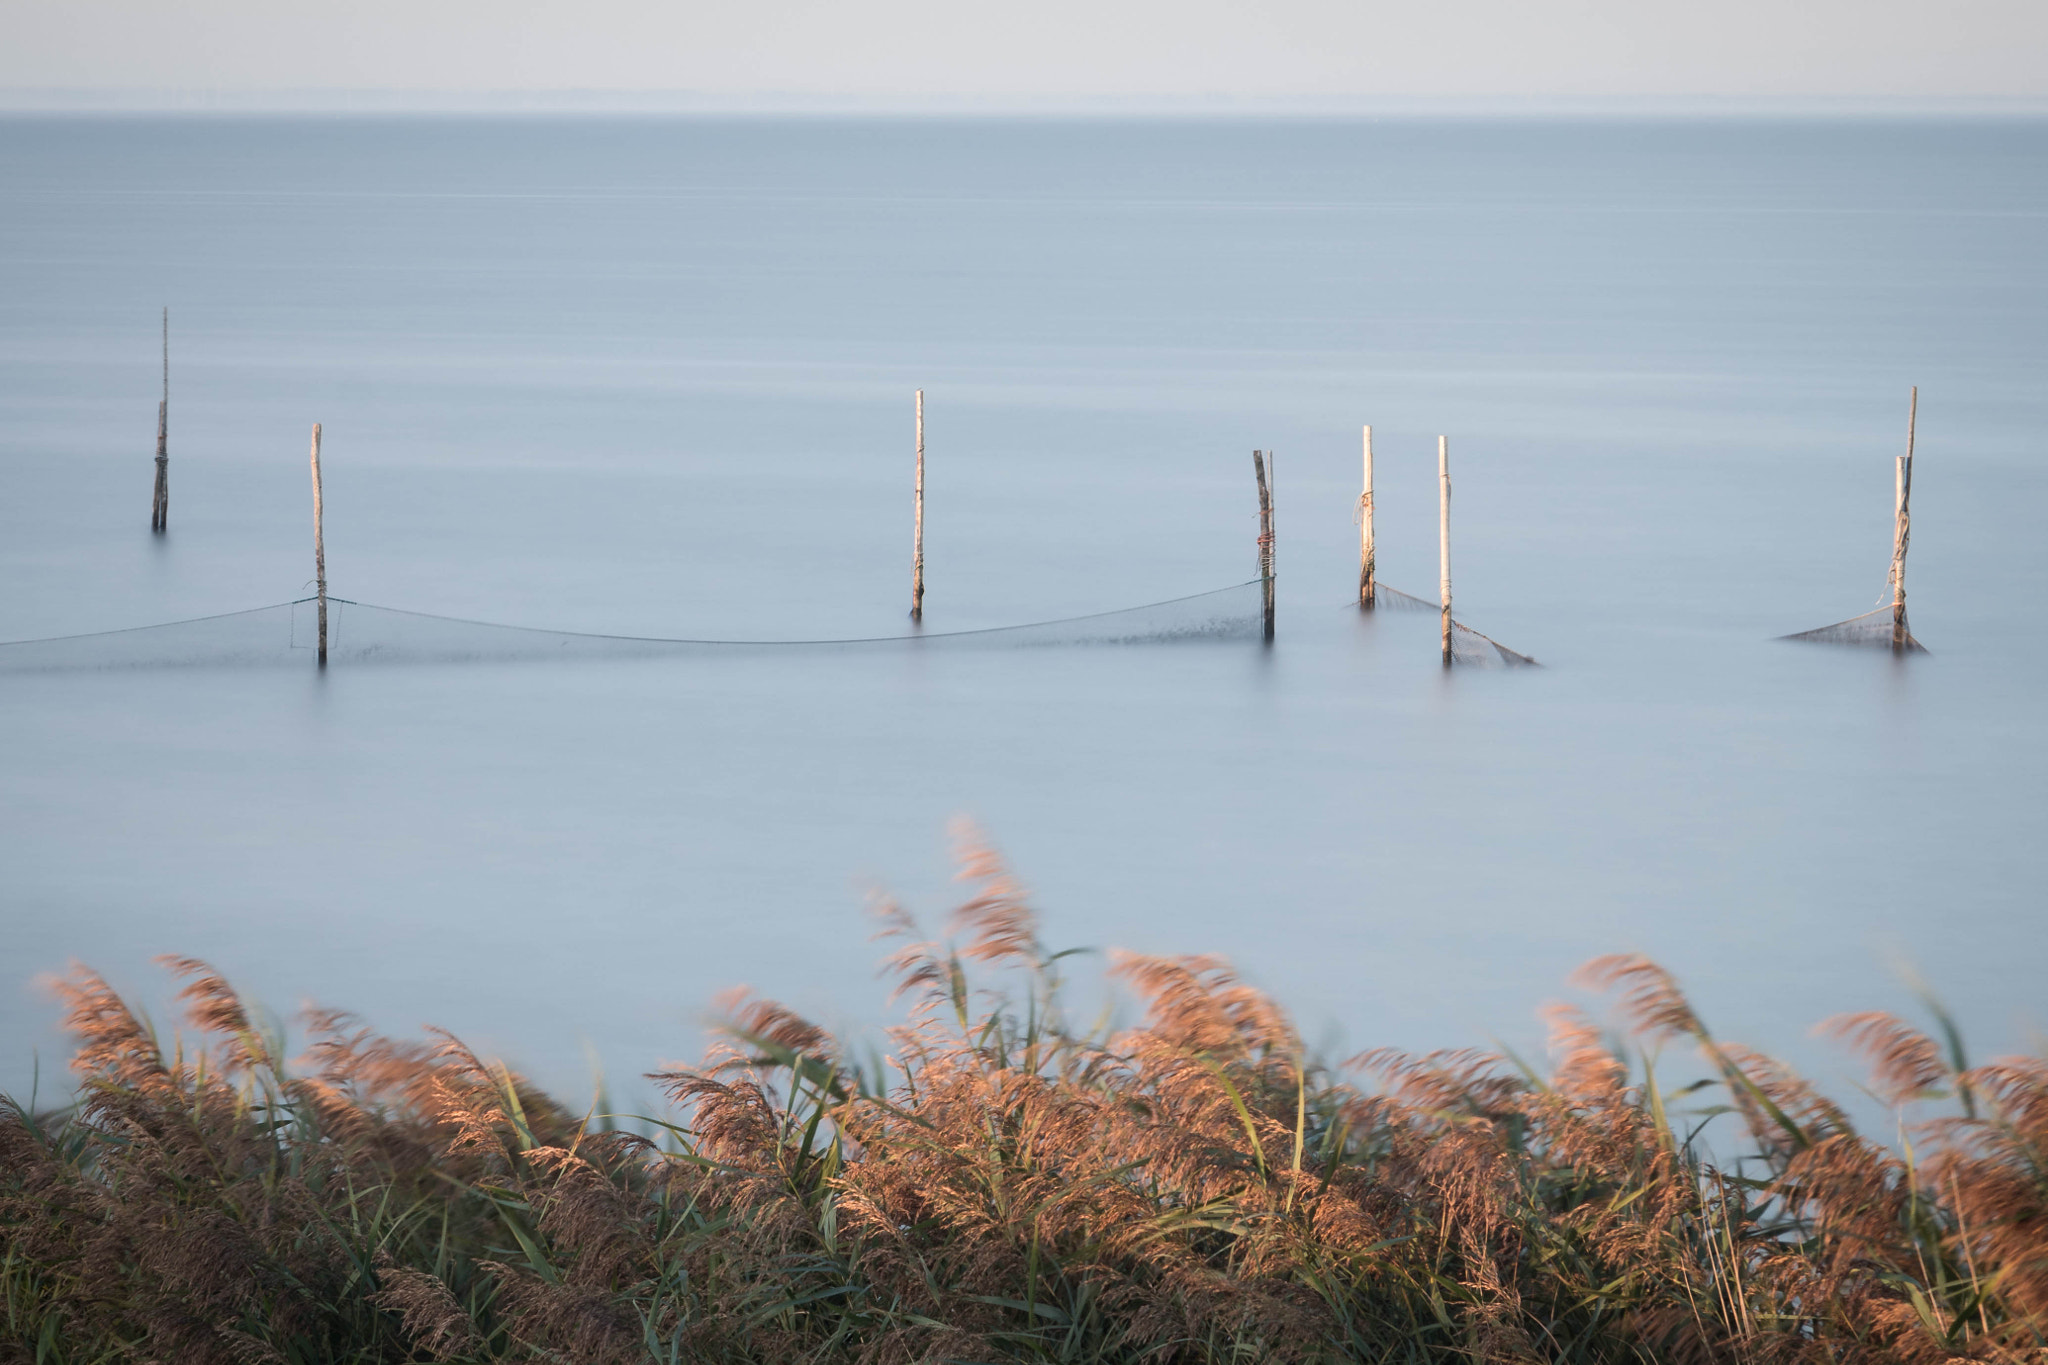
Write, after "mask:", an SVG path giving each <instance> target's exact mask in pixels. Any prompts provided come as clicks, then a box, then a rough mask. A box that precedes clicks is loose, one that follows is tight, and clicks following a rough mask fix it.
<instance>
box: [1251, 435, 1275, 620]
mask: <svg viewBox="0 0 2048 1365" xmlns="http://www.w3.org/2000/svg"><path fill="white" fill-rule="evenodd" d="M1252 472H1253V473H1254V474H1256V475H1257V476H1258V480H1259V586H1260V589H1261V594H1260V595H1261V598H1262V601H1263V605H1264V607H1265V615H1266V635H1265V638H1266V642H1267V643H1268V644H1271V643H1272V640H1273V486H1272V484H1271V483H1269V482H1268V481H1267V478H1266V454H1265V452H1264V451H1258V450H1254V451H1253V452H1252ZM1275 472H1276V473H1277V472H1278V471H1277V469H1276V471H1275Z"/></svg>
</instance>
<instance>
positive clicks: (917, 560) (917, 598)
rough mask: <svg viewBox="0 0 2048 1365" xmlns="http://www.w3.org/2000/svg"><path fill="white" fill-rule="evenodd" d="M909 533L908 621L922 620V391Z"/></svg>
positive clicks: (919, 398)
mask: <svg viewBox="0 0 2048 1365" xmlns="http://www.w3.org/2000/svg"><path fill="white" fill-rule="evenodd" d="M915 490H916V491H915V498H914V501H915V503H916V507H915V510H914V511H913V513H912V515H911V531H910V619H911V620H913V621H922V620H924V390H923V389H919V390H918V391H917V482H916V485H915Z"/></svg>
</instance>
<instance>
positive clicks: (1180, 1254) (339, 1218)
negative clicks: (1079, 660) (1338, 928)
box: [0, 834, 2048, 1365]
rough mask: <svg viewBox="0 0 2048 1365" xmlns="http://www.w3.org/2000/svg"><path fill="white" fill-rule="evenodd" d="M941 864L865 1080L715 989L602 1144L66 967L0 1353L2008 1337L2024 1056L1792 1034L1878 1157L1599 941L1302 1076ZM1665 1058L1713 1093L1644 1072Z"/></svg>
mask: <svg viewBox="0 0 2048 1365" xmlns="http://www.w3.org/2000/svg"><path fill="white" fill-rule="evenodd" d="M962 867H963V877H964V878H965V879H966V880H967V881H968V882H969V883H970V884H971V886H970V892H969V895H968V897H967V899H966V900H965V903H964V904H962V905H961V906H960V907H959V908H958V909H957V910H956V911H954V912H953V915H952V918H951V921H950V924H949V933H948V936H947V937H944V938H942V939H936V940H934V939H926V938H923V937H922V936H921V935H920V934H919V931H918V930H917V927H916V925H915V924H914V923H913V922H912V921H911V919H910V918H909V917H908V916H906V915H905V914H903V913H902V912H901V911H900V910H898V909H896V908H895V907H893V906H884V907H883V910H882V916H883V932H884V933H885V934H886V935H888V936H889V937H890V939H891V940H892V948H893V956H891V958H890V959H889V963H888V967H887V971H888V974H889V975H890V977H891V978H893V981H894V983H895V986H896V990H897V992H898V993H899V995H901V996H903V997H904V998H906V999H907V1000H908V1001H909V1009H908V1015H907V1022H905V1023H904V1024H903V1025H902V1026H900V1027H898V1028H896V1029H895V1030H893V1031H892V1033H891V1035H890V1045H889V1055H888V1056H887V1057H886V1058H874V1059H868V1060H863V1059H862V1058H861V1057H860V1056H858V1055H856V1053H855V1052H854V1050H852V1049H851V1048H850V1047H847V1046H843V1045H842V1044H840V1043H839V1042H837V1041H835V1040H834V1039H833V1038H831V1037H830V1036H828V1035H827V1034H826V1033H825V1032H823V1031H822V1030H820V1029H818V1028H816V1027H814V1026H813V1025H811V1024H810V1023H807V1022H806V1021H805V1020H804V1019H802V1018H801V1017H799V1016H798V1015H796V1014H794V1013H792V1012H791V1011H789V1010H787V1009H785V1008H783V1007H781V1006H779V1005H776V1004H774V1003H772V1002H768V1001H763V1000H755V999H735V1000H731V1001H728V1002H727V1005H728V1026H727V1028H726V1030H725V1033H724V1036H723V1041H722V1042H721V1043H720V1044H719V1045H718V1046H716V1047H715V1048H714V1050H713V1051H712V1053H711V1054H710V1055H709V1056H707V1057H706V1059H705V1060H704V1061H703V1062H702V1063H701V1064H700V1065H698V1066H695V1067H691V1068H687V1069H678V1070H672V1071H665V1072H661V1073H657V1074H656V1075H655V1076H654V1078H653V1079H654V1080H655V1081H656V1082H657V1084H658V1085H659V1086H660V1087H661V1088H662V1089H663V1091H664V1092H665V1093H666V1094H667V1096H668V1097H669V1099H670V1100H672V1101H673V1103H674V1106H675V1109H674V1111H673V1113H672V1114H671V1115H670V1119H669V1120H668V1121H664V1122H662V1123H659V1124H653V1123H649V1124H643V1125H642V1128H641V1131H637V1132H633V1131H626V1130H624V1129H621V1128H619V1127H616V1126H613V1124H612V1122H611V1120H610V1119H609V1118H608V1117H607V1116H604V1115H601V1114H592V1113H579V1112H577V1111H575V1110H572V1109H571V1108H568V1107H565V1106H564V1105H562V1104H560V1103H558V1102H556V1101H555V1100H552V1099H550V1098H549V1097H548V1096H546V1095H544V1094H542V1093H540V1092H539V1091H538V1090H536V1089H535V1088H534V1087H533V1086H531V1085H530V1084H528V1083H527V1082H526V1081H525V1080H523V1079H522V1078H521V1077H519V1076H518V1075H516V1074H514V1073H512V1072H511V1071H508V1070H507V1069H506V1068H505V1067H503V1066H502V1065H499V1064H496V1063H493V1062H489V1061H486V1060H485V1059H483V1058H480V1057H478V1056H477V1055H475V1054H474V1053H473V1052H471V1051H470V1050H469V1049H467V1048H466V1047H464V1046H463V1045H462V1043H461V1042H460V1041H459V1040H457V1039H455V1038H453V1037H449V1036H446V1035H435V1036H433V1037H431V1038H429V1039H427V1040H424V1041H412V1042H407V1041H398V1040H393V1039H389V1038H384V1037H379V1036H376V1035H375V1034H373V1033H372V1032H370V1031H368V1030H366V1029H365V1028H363V1027H361V1026H360V1025H359V1024H358V1023H356V1022H355V1021H353V1020H352V1019H350V1018H349V1017H347V1016H345V1015H340V1014H332V1013H324V1014H315V1015H313V1016H311V1017H310V1018H309V1019H308V1020H307V1028H308V1032H309V1035H310V1037H311V1043H310V1047H309V1050H308V1052H307V1054H306V1056H305V1057H304V1058H303V1059H301V1060H300V1061H299V1062H298V1063H296V1064H293V1065H289V1066H288V1065H287V1063H286V1061H285V1059H284V1058H282V1057H281V1056H280V1052H281V1050H282V1049H281V1045H280V1044H279V1042H278V1040H277V1039H276V1038H275V1037H274V1036H271V1035H269V1034H268V1033H266V1031H265V1030H263V1029H261V1028H259V1027H257V1026H256V1025H255V1024H254V1023H253V1022H252V1016H251V1013H250V1011H249V1009H248V1008H247V1007H246V1006H245V1004H244V1002H243V1001H242V1000H241V999H240V998H239V997H238V996H237V995H236V993H235V992H234V991H233V990H232V989H231V988H230V986H229V984H228V983H227V982H226V981H224V980H223V979H221V977H220V976H219V975H218V974H216V973H215V972H214V971H212V970H211V969H210V968H209V967H208V966H207V965H206V964H204V963H201V962H196V961H191V960H183V959H181V960H172V961H170V962H169V963H168V966H169V967H170V969H171V970H172V971H174V972H176V973H178V974H180V975H181V976H182V977H183V978H184V980H185V986H184V989H183V994H182V997H181V999H182V1001H183V1004H184V1010H185V1025H186V1028H187V1029H188V1030H189V1037H190V1041H189V1042H186V1043H183V1044H173V1045H170V1046H169V1047H166V1046H165V1045H163V1044H161V1043H160V1042H159V1041H158V1039H157V1038H155V1037H154V1036H153V1035H152V1034H151V1032H150V1031H149V1030H148V1029H147V1028H146V1027H145V1026H144V1024H143V1023H142V1022H141V1021H140V1020H139V1019H138V1016H137V1015H136V1013H135V1012H134V1011H132V1010H131V1009H130V1008H129V1007H128V1006H127V1005H126V1004H124V1003H123V1001H122V1000H121V999H120V998H119V997H118V996H117V995H116V994H115V992H114V991H112V990H111V989H110V988H109V987H108V986H107V985H106V983H105V982H104V981H102V980H101V979H100V978H98V977H97V976H95V975H93V974H92V973H91V972H89V971H86V970H83V969H79V970H77V971H75V972H74V973H73V974H72V976H71V977H70V978H69V979H68V980H66V981H65V982H63V983H62V984H61V987H60V988H61V990H62V993H63V996H64V999H65V1002H66V1006H67V1008H68V1012H69V1022H70V1027H71V1030H72V1032H73V1034H74V1035H75V1036H76V1039H77V1053H76V1057H75V1059H74V1062H73V1066H74V1068H75V1071H76V1075H77V1080H78V1086H79V1089H78V1098H77V1101H76V1103H75V1104H74V1105H72V1106H71V1107H68V1108H65V1109H63V1110H61V1111H55V1112H47V1113H32V1112H29V1111H28V1110H27V1109H26V1108H24V1107H22V1106H19V1105H14V1106H10V1107H9V1108H8V1109H7V1110H6V1111H5V1112H4V1114H0V1247H4V1252H0V1295H4V1313H5V1331H4V1337H5V1341H4V1343H0V1358H4V1359H5V1360H7V1361H21V1362H28V1361H34V1362H37V1363H38V1365H41V1363H42V1362H51V1363H52V1365H58V1363H62V1365H72V1363H75V1362H97V1361H161V1362H223V1365H226V1363H227V1362H234V1363H235V1365H252V1363H253V1362H292V1363H293V1365H298V1363H299V1362H325V1361H380V1362H381V1361H426V1360H433V1361H500V1360H519V1361H528V1360H534V1361H542V1360H544V1361H562V1362H577V1363H578V1365H583V1363H584V1362H589V1363H591V1365H602V1363H604V1362H622V1363H623V1362H644V1361H661V1362H682V1361H720V1362H726V1361H730V1362H743V1361H744V1362H807V1361H816V1362H839V1361H846V1362H873V1363H874V1365H910V1363H911V1362H938V1361H1033V1362H1038V1361H1044V1362H1051V1361H1072V1362H1112V1361H1115V1362H1141V1361H1142V1362H1161V1363H1162V1365H1163V1363H1165V1362H1225V1361H1242V1362H1249V1361H1339V1360H1343V1361H1354V1360H1355V1361H1402V1362H1439V1361H1442V1362H1449V1361H1467V1362H1469V1361H1500V1362H1535V1361H1585V1362H1607V1361H1676V1362H1686V1361H1729V1362H1742V1363H1743V1365H1749V1363H1750V1362H1755V1363H1756V1365H1770V1363H1773V1362H1807V1361H1828V1362H1856V1361H1903V1362H1929V1363H1930V1365H1931V1363H1932V1362H1940V1361H1950V1360H1978V1361H2015V1362H2016V1361H2036V1362H2038V1361H2041V1360H2043V1359H2048V1351H2044V1346H2048V1065H2044V1063H2043V1062H2041V1061H2039V1060H2036V1059H2031V1058H2011V1059H2005V1060H2001V1061H1997V1062H1993V1063H1991V1064H1989V1065H1983V1066H1975V1067H1971V1066H1968V1065H1967V1064H1966V1062H1965V1060H1964V1058H1963V1056H1962V1055H1961V1045H1960V1043H1959V1042H1957V1041H1956V1038H1955V1035H1954V1031H1953V1029H1952V1028H1950V1027H1949V1026H1948V1025H1947V1024H1946V1022H1945V1021H1942V1020H1937V1027H1936V1028H1935V1030H1934V1033H1933V1035H1930V1034H1928V1033H1925V1032H1922V1031H1919V1030H1917V1029H1915V1028H1913V1027H1911V1026H1910V1025H1908V1024H1907V1023H1905V1022H1903V1021H1902V1020H1900V1019H1898V1018H1895V1017H1893V1016H1891V1015H1887V1014H1859V1015H1852V1016H1848V1017H1845V1018H1841V1019H1837V1020H1834V1021H1831V1022H1830V1023H1829V1024H1828V1025H1826V1026H1825V1027H1826V1028H1827V1029H1828V1030H1829V1031H1830V1032H1832V1033H1833V1034H1835V1035H1836V1036H1837V1037H1839V1038H1840V1039H1841V1040H1842V1041H1843V1042H1844V1043H1845V1044H1847V1045H1848V1046H1850V1047H1852V1048H1855V1049H1857V1050H1859V1051H1860V1052H1861V1053H1862V1054H1863V1055H1864V1056H1865V1057H1866V1058H1867V1059H1868V1061H1869V1063H1870V1065H1871V1069H1872V1078H1873V1079H1872V1088H1873V1090H1874V1092H1875V1093H1876V1094H1878V1095H1879V1096H1881V1097H1882V1098H1883V1099H1885V1100H1886V1101H1888V1102H1889V1103H1891V1104H1893V1105H1896V1106H1898V1107H1899V1108H1900V1110H1901V1112H1902V1114H1904V1115H1907V1116H1909V1117H1908V1119H1906V1120H1902V1121H1904V1122H1905V1123H1906V1126H1905V1127H1904V1128H1903V1129H1902V1130H1901V1131H1902V1132H1904V1133H1905V1134H1906V1135H1907V1137H1908V1139H1909V1140H1907V1141H1904V1142H1900V1143H1898V1144H1897V1145H1894V1144H1892V1143H1889V1142H1879V1141H1873V1140H1872V1139H1870V1138H1868V1137H1864V1136H1861V1135H1859V1134H1858V1133H1856V1132H1855V1131H1853V1129H1852V1127H1851V1125H1850V1123H1849V1120H1848V1119H1847V1117H1846V1116H1845V1115H1844V1113H1843V1111H1842V1110H1841V1109H1840V1108H1839V1107H1838V1106H1837V1105H1836V1104H1835V1103H1833V1102H1831V1101H1830V1100H1828V1099H1827V1098H1826V1097H1824V1096H1822V1095H1820V1094H1818V1093H1817V1092H1816V1091H1815V1090H1814V1089H1813V1088H1812V1087H1810V1086H1809V1085H1807V1084H1806V1083H1805V1082H1803V1081H1802V1080H1800V1079H1799V1078H1798V1077H1797V1076H1795V1075H1793V1074H1791V1073H1790V1072H1789V1071H1788V1070H1786V1069H1785V1068H1784V1067H1783V1066H1781V1065H1779V1064H1777V1063H1775V1062H1773V1061H1772V1060H1771V1059H1769V1058H1768V1057H1765V1056H1763V1055H1761V1054H1758V1053H1756V1052H1752V1051H1749V1050H1747V1049H1745V1048H1741V1047H1738V1046H1735V1045H1734V1044H1732V1043H1726V1042H1722V1041H1720V1040H1718V1039H1717V1038H1716V1037H1715V1036H1714V1035H1713V1034H1711V1033H1710V1032H1709V1031H1708V1030H1707V1028H1706V1027H1705V1026H1704V1024H1702V1022H1701V1021H1700V1020H1699V1018H1698V1017H1697V1016H1696V1015H1695V1014H1694V1012H1693V1010H1692V1009H1691V1007H1690V1006H1689V1005H1688V1004H1687V1002H1686V1000H1685V998H1684V996H1683V995H1682V994H1681V993H1680V991H1679V989H1678V987H1677V985H1676V984H1675V982H1674V981H1673V979H1672V977H1671V976H1670V975H1669V974H1667V973H1666V972H1665V971H1664V970H1662V969H1661V968H1659V967H1658V966H1656V965H1655V964H1653V963H1651V962H1648V961H1646V960H1643V959H1641V958H1637V957H1610V958H1603V959H1600V960H1598V961H1596V962H1593V963H1591V964H1590V965H1589V966H1588V967H1587V968H1586V969H1585V973H1584V978H1585V980H1586V981H1587V982H1589V983H1591V984H1593V985H1595V986H1598V987H1603V988H1606V989H1609V990H1611V991H1612V992H1613V993H1614V995H1615V997H1616V1007H1617V1013H1618V1017H1619V1019H1620V1020H1621V1021H1622V1024H1621V1031H1620V1033H1618V1034H1610V1033H1609V1032H1607V1031H1604V1030H1603V1029H1602V1028H1600V1027H1596V1025H1595V1024H1594V1023H1593V1021H1592V1020H1590V1019H1589V1018H1587V1017H1585V1016H1583V1015H1581V1014H1579V1013H1576V1012H1574V1011H1571V1010H1568V1009H1563V1008H1560V1009H1558V1010H1556V1011H1555V1012H1554V1013H1553V1014H1552V1016H1551V1019H1550V1023H1551V1029H1552V1057H1551V1062H1550V1065H1549V1068H1548V1070H1547V1072H1539V1071H1537V1070H1535V1069H1533V1068H1523V1067H1521V1066H1519V1065H1518V1064H1514V1063H1512V1062H1511V1061H1510V1060H1506V1059H1503V1058H1501V1057H1497V1056H1492V1055H1488V1054H1485V1053H1481V1052H1474V1051H1457V1052H1440V1053H1432V1054H1429V1055H1426V1056H1414V1055H1407V1054H1402V1053H1397V1052H1389V1051H1377V1052H1368V1053H1366V1054H1364V1055H1362V1056H1360V1057H1356V1058H1353V1059H1351V1060H1350V1061H1349V1062H1347V1063H1345V1064H1344V1065H1342V1066H1340V1067H1331V1066H1328V1065H1325V1064H1323V1063H1319V1062H1318V1061H1316V1060H1315V1059H1314V1058H1312V1057H1311V1056H1310V1055H1309V1053H1308V1051H1307V1050H1306V1049H1305V1048H1304V1046H1303V1044H1302V1040H1301V1038H1300V1036H1299V1035H1298V1033H1297V1032H1296V1031H1295V1029H1294V1027H1293V1025H1292V1024H1291V1023H1290V1022H1289V1020H1288V1017H1287V1015H1286V1014H1285V1013H1284V1011H1283V1010H1282V1009H1281V1008H1280V1007H1279V1006H1278V1005H1277V1004H1276V1003H1275V1002H1274V1001H1272V1000H1271V999H1269V998H1267V997H1266V996H1265V995H1263V994H1261V993H1260V992H1258V991H1256V990H1254V989H1252V988H1251V987H1249V986H1247V985H1246V984H1245V983H1244V982H1242V981H1241V980H1239V979H1238V978H1236V977H1235V976H1234V975H1233V974H1232V972H1231V970H1230V968H1229V967H1228V966H1227V965H1226V964H1225V963H1223V962H1221V961H1219V960H1217V959H1214V958H1205V957H1179V958H1166V957H1138V956H1130V955H1122V956H1117V957H1115V958H1114V960H1113V965H1112V970H1113V972H1114V974H1115V975H1116V976H1117V977H1118V978H1120V980H1121V981H1122V983H1123V984H1124V986H1125V987H1126V988H1127V989H1128V990H1129V991H1130V992H1131V993H1132V994H1133V995H1134V996H1135V997H1136V998H1137V999H1138V1000H1139V1001H1141V1002H1142V1006H1143V1010H1144V1017H1143V1021H1142V1022H1141V1023H1140V1024H1138V1025H1137V1026H1136V1027H1132V1028H1128V1029H1123V1030H1119V1031H1113V1032H1112V1031H1109V1030H1106V1029H1096V1030H1089V1029H1085V1028H1077V1027H1075V1026H1074V1025H1073V1024H1071V1023H1070V1022H1069V1020H1068V1019H1067V1018H1066V1016H1065V1015H1064V1014H1063V1011H1062V994H1061V985H1060V976H1059V967H1060V960H1061V957H1060V955H1056V954H1053V953H1050V952H1048V951H1047V950H1046V949H1045V948H1044V947H1043V946H1042V945H1041V943H1040V941H1039V935H1038V926H1037V922H1036V920H1035V918H1034V916H1033V915H1032V913H1031V911H1030V909H1029V908H1028V906H1027V904H1026V902H1025V899H1024V897H1023V895H1022V893H1021V892H1020V891H1019V889H1018V887H1017V885H1016V883H1015V881H1014V880H1013V879H1012V877H1011V875H1010V874H1009V872H1008V871H1007V870H1006V869H1005V868H1004V866H1003V865H1002V863H1001V862H1000V861H999V860H998V859H997V858H996V856H995V855H994V854H993V853H992V852H991V851H990V850H989V849H988V848H987V846H986V845H985V844H984V843H982V842H981V841H979V840H978V839H976V838H974V837H973V836H972V835H971V834H970V835H969V836H967V837H966V839H965V841H964V846H963V851H962ZM1680 1046H1683V1047H1689V1048H1691V1049H1696V1050H1697V1053H1698V1055H1699V1057H1700V1058H1701V1060H1702V1062H1703V1064H1704V1065H1703V1072H1702V1074H1704V1075H1705V1076H1706V1077H1707V1078H1708V1079H1706V1080H1703V1081H1701V1082H1698V1083H1697V1084H1694V1085H1691V1086H1687V1087H1684V1093H1666V1092H1665V1091H1664V1090H1663V1089H1660V1086H1659V1084H1658V1082H1657V1080H1656V1078H1655V1073H1654V1070H1653V1069H1651V1068H1649V1067H1647V1066H1646V1064H1645V1062H1644V1058H1646V1057H1651V1056H1654V1055H1656V1054H1657V1053H1658V1051H1659V1050H1660V1049H1669V1048H1673V1047H1680ZM1935 1111H1938V1112H1935ZM1703 1125H1710V1126H1711V1127H1712V1128H1713V1129H1717V1130H1718V1129H1725V1130H1726V1132H1723V1133H1720V1135H1719V1136H1718V1137H1717V1138H1716V1139H1715V1141H1716V1143H1717V1145H1718V1144H1719V1143H1720V1142H1723V1141H1732V1142H1733V1145H1734V1147H1735V1148H1736V1151H1735V1154H1734V1155H1732V1156H1729V1157H1727V1158H1725V1159H1723V1160H1717V1159H1715V1157H1714V1156H1713V1154H1712V1153H1710V1152H1709V1151H1708V1148H1707V1138H1706V1136H1705V1135H1704V1134H1703V1133H1702V1126H1703ZM1886 1136H1887V1137H1888V1138H1889V1137H1891V1136H1892V1135H1890V1134H1887V1135H1886Z"/></svg>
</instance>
